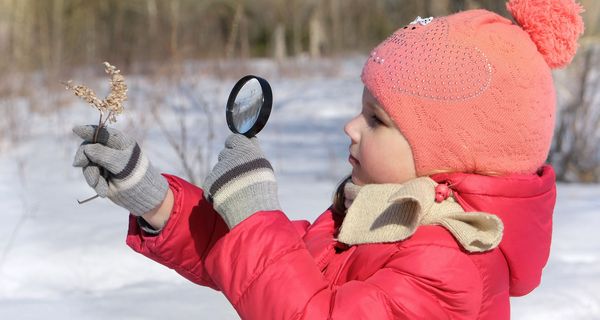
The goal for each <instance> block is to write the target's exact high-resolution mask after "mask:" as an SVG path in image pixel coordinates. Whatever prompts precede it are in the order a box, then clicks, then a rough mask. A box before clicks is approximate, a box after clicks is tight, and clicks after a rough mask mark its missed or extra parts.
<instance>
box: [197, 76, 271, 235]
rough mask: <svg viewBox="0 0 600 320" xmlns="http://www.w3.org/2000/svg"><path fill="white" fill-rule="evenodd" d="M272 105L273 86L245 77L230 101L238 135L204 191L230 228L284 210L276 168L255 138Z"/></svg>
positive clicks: (232, 137) (230, 141)
mask: <svg viewBox="0 0 600 320" xmlns="http://www.w3.org/2000/svg"><path fill="white" fill-rule="evenodd" d="M271 105H272V94H271V88H270V86H269V84H268V83H267V82H266V80H264V79H261V78H258V77H255V76H247V77H244V78H242V79H241V80H240V81H239V82H238V83H237V84H236V85H235V86H234V88H233V90H232V92H231V94H230V96H229V100H228V102H227V114H226V117H227V124H228V125H229V128H230V129H231V131H233V132H234V133H233V134H231V135H230V136H229V137H228V138H227V141H226V142H225V148H224V149H223V150H222V151H221V153H220V154H219V162H217V164H216V165H215V167H214V168H213V170H212V171H211V172H210V174H209V175H208V176H207V177H206V180H205V183H204V187H203V189H204V191H205V194H206V195H207V198H208V200H209V201H212V203H213V207H214V208H215V210H216V211H217V212H218V213H219V214H220V215H221V217H222V218H223V220H225V223H227V225H228V226H229V228H230V229H231V228H233V227H234V226H236V225H237V224H238V223H240V222H242V221H243V220H244V219H246V218H248V217H249V216H251V215H252V214H254V213H255V212H258V211H271V210H280V205H279V200H278V198H277V182H276V180H275V175H274V174H273V168H272V166H271V163H270V162H269V161H268V160H267V159H266V158H265V155H264V153H263V151H262V150H261V148H260V146H259V144H258V140H257V139H256V138H255V137H254V135H255V134H256V133H258V132H259V131H260V130H261V129H262V128H263V127H264V125H265V124H266V123H267V120H268V118H269V114H270V113H271Z"/></svg>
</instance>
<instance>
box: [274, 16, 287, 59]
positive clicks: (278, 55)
mask: <svg viewBox="0 0 600 320" xmlns="http://www.w3.org/2000/svg"><path fill="white" fill-rule="evenodd" d="M286 56H287V52H286V44H285V25H284V24H283V23H282V22H280V23H278V24H277V26H276V27H275V32H273V58H275V60H276V61H277V62H282V61H283V60H285V58H286Z"/></svg>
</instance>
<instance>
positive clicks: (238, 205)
mask: <svg viewBox="0 0 600 320" xmlns="http://www.w3.org/2000/svg"><path fill="white" fill-rule="evenodd" d="M508 9H509V11H510V12H511V14H512V15H513V17H514V18H515V20H516V21H517V23H518V25H516V24H513V23H511V21H509V20H507V19H505V18H502V17H500V16H499V15H497V14H494V13H491V12H488V11H485V10H473V11H465V12H461V13H458V14H455V15H451V16H447V17H436V18H427V19H421V18H417V19H416V20H415V21H413V22H412V23H410V24H409V25H407V26H405V27H403V28H401V29H399V30H398V31H396V32H395V33H394V34H392V35H391V36H390V37H389V38H388V39H387V40H385V41H384V42H382V43H381V44H380V45H379V46H377V47H376V48H375V49H374V50H373V52H372V53H371V55H370V57H369V59H368V60H367V62H366V63H365V66H364V69H363V72H362V81H363V83H364V94H363V101H362V105H363V106H362V111H361V113H360V114H359V115H357V116H356V117H355V118H354V119H352V120H351V121H350V122H349V123H347V124H346V126H345V128H344V130H345V132H346V134H347V135H348V137H349V138H350V148H349V154H350V155H349V161H350V163H351V164H352V174H351V176H350V177H349V179H347V180H346V181H344V183H342V184H341V185H340V187H339V188H338V192H337V194H336V198H335V201H334V205H333V206H332V207H331V208H329V209H328V210H327V211H325V213H323V214H322V215H321V216H320V217H319V218H318V219H317V220H316V221H315V222H314V223H313V224H310V223H309V222H307V221H290V220H288V218H287V217H286V216H285V215H284V213H283V212H281V210H280V206H279V203H278V199H277V190H276V189H277V183H276V179H275V177H274V175H273V171H272V168H271V165H270V163H269V161H268V160H267V159H266V158H265V156H264V154H263V153H262V151H261V149H260V147H259V145H258V142H257V140H256V139H247V138H245V137H244V136H240V135H232V136H230V137H229V138H228V139H227V141H226V143H225V149H224V150H223V151H222V152H221V154H220V155H219V161H218V163H217V164H216V166H215V168H214V169H213V171H212V172H211V173H210V174H209V175H208V177H207V178H206V182H205V184H204V186H203V188H199V187H196V186H194V185H191V184H189V183H188V182H186V181H184V180H182V179H180V178H178V177H175V176H171V175H164V176H163V175H160V174H158V173H157V171H156V170H155V169H154V168H153V167H152V166H151V165H150V163H149V161H148V159H147V158H146V157H145V156H144V154H143V152H142V151H141V150H140V148H139V146H138V145H137V143H136V142H135V141H134V140H132V139H130V138H128V137H126V136H124V135H123V134H122V133H120V132H118V131H116V130H114V129H107V130H102V131H101V133H100V136H99V143H90V142H91V141H92V138H93V132H94V129H95V128H94V127H93V126H83V127H77V128H75V129H74V131H75V133H76V134H78V135H79V136H80V137H81V138H82V139H84V143H83V144H82V145H81V146H80V148H79V150H78V151H77V154H76V157H75V163H74V165H75V166H78V167H82V168H83V173H84V176H85V178H86V181H87V182H88V184H90V186H92V187H93V188H95V189H96V191H97V192H98V194H99V195H101V196H104V197H108V198H109V199H111V200H112V201H113V202H115V203H116V204H118V205H120V206H122V207H124V208H126V209H128V210H129V211H130V212H131V213H132V215H131V219H130V224H129V233H128V236H127V244H128V245H129V246H131V247H132V248H133V249H134V250H135V251H137V252H139V253H141V254H143V255H145V256H147V257H149V258H151V259H154V260H156V261H157V262H159V263H161V264H164V265H165V266H167V267H169V268H173V269H174V270H176V271H177V272H178V273H180V274H181V275H183V276H184V277H186V278H187V279H189V280H190V281H193V282H195V283H197V284H199V285H203V286H208V287H211V288H214V289H216V290H220V291H222V292H223V294H225V296H226V297H227V299H228V300H229V301H230V302H231V303H232V305H233V306H234V307H235V309H236V310H237V312H238V313H239V315H240V316H241V317H242V318H243V319H330V318H333V319H406V318H408V319H448V318H452V319H508V318H509V317H510V310H509V296H521V295H525V294H527V293H529V292H531V291H532V290H533V289H534V288H535V287H536V286H537V285H538V284H539V283H540V278H541V273H542V268H543V267H544V265H545V263H546V261H547V259H548V254H549V248H550V239H551V228H552V211H553V208H554V202H555V176H554V172H553V170H552V167H550V166H549V165H544V161H545V159H546V156H547V154H548V150H549V148H550V143H551V140H552V132H553V124H554V116H555V94H554V88H553V84H552V77H551V72H550V70H551V68H555V67H560V66H564V65H566V64H568V63H569V62H570V60H571V59H572V57H573V55H574V53H575V49H576V46H577V43H576V41H577V38H578V36H579V35H580V34H581V33H582V31H583V24H582V20H581V18H580V16H579V13H580V12H581V7H580V6H579V5H577V4H576V3H574V2H573V1H572V0H560V1H557V0H537V1H533V0H532V1H519V0H513V1H510V2H509V4H508ZM101 167H102V168H105V169H106V170H107V171H109V172H110V175H109V178H108V179H106V178H104V177H103V176H102V175H100V168H101Z"/></svg>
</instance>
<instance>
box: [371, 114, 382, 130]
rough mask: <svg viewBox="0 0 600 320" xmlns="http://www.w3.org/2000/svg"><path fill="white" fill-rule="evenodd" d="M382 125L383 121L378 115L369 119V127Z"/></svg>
mask: <svg viewBox="0 0 600 320" xmlns="http://www.w3.org/2000/svg"><path fill="white" fill-rule="evenodd" d="M381 124H383V121H381V119H379V118H378V117H377V116H376V115H372V116H370V117H369V126H371V127H376V126H378V125H381Z"/></svg>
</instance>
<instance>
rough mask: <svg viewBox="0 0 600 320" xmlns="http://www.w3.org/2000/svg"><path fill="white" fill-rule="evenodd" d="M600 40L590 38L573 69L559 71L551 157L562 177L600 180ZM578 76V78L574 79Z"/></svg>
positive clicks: (561, 178) (563, 179)
mask: <svg viewBox="0 0 600 320" xmlns="http://www.w3.org/2000/svg"><path fill="white" fill-rule="evenodd" d="M599 57H600V43H599V42H593V41H590V42H587V43H585V45H584V46H582V48H580V52H579V54H578V55H577V56H576V58H575V60H574V61H573V64H572V66H571V68H570V69H568V70H565V71H563V73H560V74H558V75H559V76H560V77H559V81H557V85H558V89H559V96H562V97H563V100H565V102H564V103H563V104H559V107H558V121H557V127H556V131H555V135H554V142H553V145H552V148H551V150H550V155H549V158H548V160H549V161H550V162H551V163H552V164H554V166H555V169H556V172H557V179H558V180H560V181H582V182H598V181H600V144H599V143H598V142H599V141H600V108H599V107H600V94H599V92H598V88H600V68H598V66H599V65H600V58H599ZM574 80H575V81H574Z"/></svg>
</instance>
